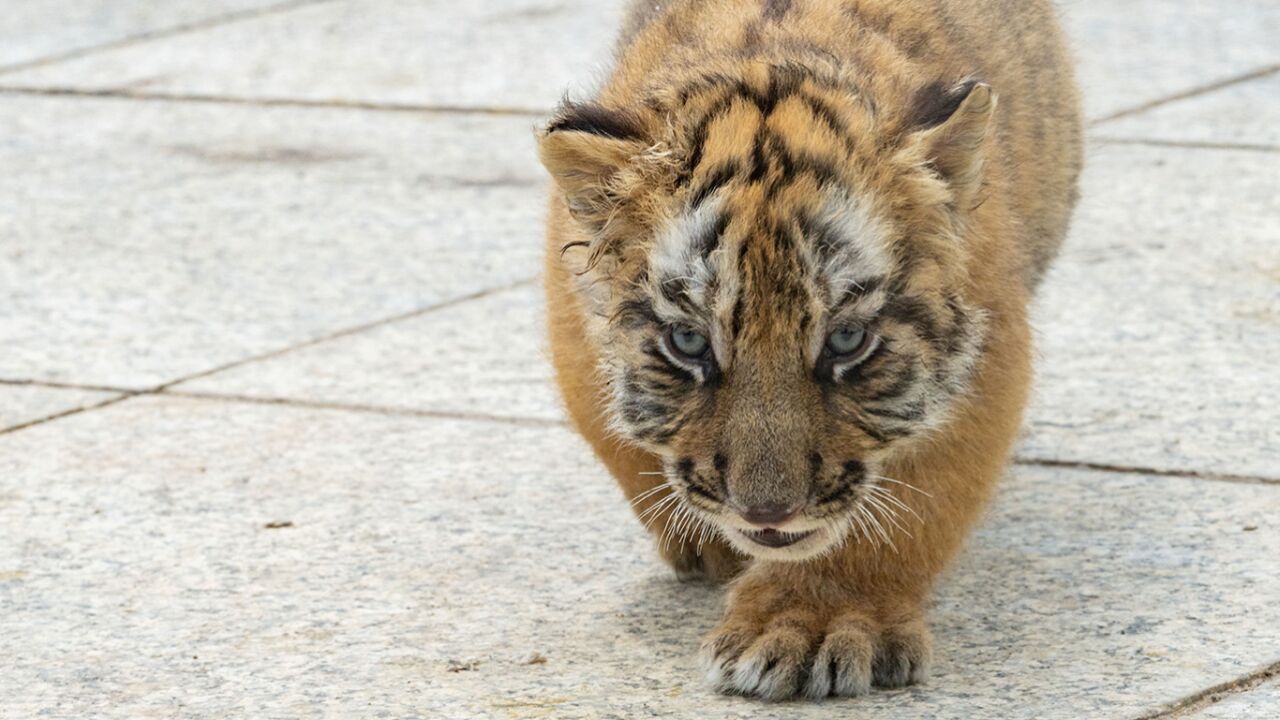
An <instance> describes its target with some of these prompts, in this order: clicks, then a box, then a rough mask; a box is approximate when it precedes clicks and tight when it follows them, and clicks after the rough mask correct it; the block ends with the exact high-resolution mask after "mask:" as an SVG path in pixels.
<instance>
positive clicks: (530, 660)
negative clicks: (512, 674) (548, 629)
mask: <svg viewBox="0 0 1280 720" xmlns="http://www.w3.org/2000/svg"><path fill="white" fill-rule="evenodd" d="M520 664H521V665H546V664H547V656H546V655H543V654H542V653H540V652H535V653H531V654H530V655H529V656H528V657H526V658H525V659H524V660H521V661H520Z"/></svg>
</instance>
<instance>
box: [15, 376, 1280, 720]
mask: <svg viewBox="0 0 1280 720" xmlns="http://www.w3.org/2000/svg"><path fill="white" fill-rule="evenodd" d="M1206 487H1207V486H1206V484H1205V481H1201V480H1192V479H1184V478H1161V477H1142V476H1132V475H1108V474H1101V473H1093V472H1082V471H1073V470H1061V469H1046V468H1034V469H1032V468H1019V469H1018V470H1017V472H1016V477H1014V478H1013V479H1012V480H1011V481H1009V482H1008V483H1006V485H1005V488H1004V491H1003V492H1002V494H1001V496H1000V498H999V499H998V501H997V502H996V504H995V506H994V508H993V510H992V512H991V513H990V519H989V521H988V523H987V524H986V525H985V527H984V528H983V529H981V530H980V531H979V532H978V533H977V535H976V537H975V538H974V540H973V542H972V545H971V548H970V549H969V551H968V552H967V554H966V555H965V556H964V557H963V559H962V560H961V561H960V562H959V564H958V566H957V567H956V568H955V569H954V571H953V572H952V573H951V574H950V575H949V576H948V578H947V579H946V580H945V582H944V583H943V586H942V589H941V591H940V593H939V597H938V599H937V602H936V608H935V610H934V612H933V618H934V625H935V629H936V632H937V635H938V638H939V661H938V664H937V667H936V672H935V673H934V676H933V679H932V680H931V681H930V682H929V684H928V685H927V686H924V687H920V688H916V689H912V690H907V691H900V692H893V693H879V694H875V695H872V696H870V697H867V698H863V699H858V700H853V701H841V702H834V701H833V702H827V703H822V704H820V705H807V704H796V705H789V706H787V707H786V713H787V716H788V717H796V718H826V717H831V716H833V715H835V714H849V713H853V714H859V715H861V714H864V713H865V714H867V715H868V716H872V715H874V716H875V717H889V718H896V717H903V718H906V717H912V718H915V717H939V718H944V717H945V718H951V717H954V718H971V717H975V716H979V715H985V716H987V717H1006V718H1019V717H1028V718H1029V717H1038V718H1073V719H1074V718H1079V717H1098V718H1105V717H1132V716H1135V715H1137V714H1139V713H1140V712H1142V711H1145V710H1147V709H1150V708H1153V707H1158V706H1159V705H1160V704H1162V703H1165V702H1170V701H1172V700H1176V699H1177V698H1180V697H1184V696H1186V695H1188V694H1191V693H1193V692H1196V691H1198V690H1200V689H1201V688H1203V687H1208V686H1211V685H1214V684H1217V683H1221V682H1224V681H1226V680H1229V679H1231V678H1233V677H1237V676H1239V675H1241V674H1243V673H1244V672H1246V671H1248V670H1252V669H1254V668H1256V667H1258V666H1260V665H1262V664H1264V663H1265V662H1267V661H1270V660H1271V659H1272V656H1273V655H1274V653H1275V649H1276V647H1277V643H1280V606H1277V605H1276V603H1275V602H1274V598H1275V597H1276V594H1277V593H1278V592H1280V576H1277V575H1276V573H1275V572H1274V569H1275V568H1274V562H1273V560H1272V558H1274V557H1276V556H1277V554H1278V553H1280V525H1277V524H1276V522H1275V518H1276V517H1277V514H1278V513H1280V488H1277V487H1274V486H1264V485H1242V484H1231V483H1221V484H1215V485H1212V492H1206ZM0 526H3V527H4V528H5V538H6V541H5V542H3V543H0V606H2V607H4V609H5V611H4V612H3V613H0V667H3V670H4V671H3V672H0V715H6V716H14V717H31V716H37V715H39V714H40V713H41V712H45V713H46V716H49V717H88V716H93V717H142V716H152V715H165V716H173V715H176V716H182V717H222V716H225V715H226V714H228V713H231V714H236V715H246V716H252V717H284V716H296V715H307V716H312V715H323V716H327V717H353V716H379V715H380V714H382V713H387V714H390V715H394V716H396V717H422V718H433V719H440V718H468V719H472V720H474V719H476V718H489V717H493V718H509V717H543V716H549V717H557V718H601V717H615V716H616V717H629V718H634V717H649V716H667V717H704V718H749V717H752V718H754V717H760V716H761V713H762V712H764V713H768V712H770V710H769V709H768V708H767V707H766V706H762V705H760V704H759V703H756V702H754V701H750V700H744V699H740V698H726V697H718V696H715V695H714V694H712V693H711V692H709V691H708V690H707V689H705V688H704V687H703V686H702V684H701V681H700V680H699V679H698V676H697V673H696V670H695V659H694V651H695V647H696V644H697V638H698V636H699V635H700V634H702V633H703V632H704V631H706V630H708V629H709V628H710V627H711V626H712V624H713V623H714V622H715V620H716V617H717V614H718V604H719V599H718V598H719V592H718V591H716V590H713V589H710V588H708V587H706V586H703V585H699V584H692V585H685V584H680V583H678V582H676V581H675V580H674V579H673V578H672V577H671V576H670V575H669V573H668V571H666V570H665V569H664V568H663V567H661V566H660V565H659V564H658V561H657V560H656V558H655V553H654V552H653V550H652V548H651V545H650V541H649V540H648V539H647V538H646V537H645V536H644V534H643V532H642V530H641V529H640V527H639V525H638V523H637V522H636V521H634V520H633V519H632V518H631V517H629V512H628V510H627V508H626V505H625V502H624V501H623V500H622V499H621V496H620V493H619V492H618V491H617V490H616V489H615V488H614V487H613V485H612V483H611V481H610V480H609V479H608V478H607V477H605V475H604V473H603V472H602V471H601V469H600V468H599V467H598V466H597V465H596V464H595V463H594V462H593V461H592V459H591V458H590V457H589V455H588V453H587V451H586V450H585V449H584V447H583V446H582V445H581V443H580V442H579V441H577V440H576V439H575V438H574V437H573V436H572V435H570V433H569V432H568V431H567V430H565V429H563V428H558V427H530V426H520V425H513V424H497V423H488V422H471V421H443V420H424V419H420V418H404V417H388V416H378V415H369V414H363V413H348V412H336V411H317V410H304V409H299V408H290V407H286V406H271V407H267V406H261V405H238V404H229V403H218V402H212V401H197V400H185V399H176V398H155V397H152V398H142V399H134V400H129V401H126V402H124V403H121V404H118V405H115V406H112V407H110V408H106V409H103V410H100V411H96V412H93V413H86V414H82V415H78V416H75V417H72V418H67V419H64V420H62V421H60V422H57V423H51V424H46V425H41V426H38V427H35V428H30V429H28V430H25V431H23V432H19V433H15V434H11V435H7V436H3V437H0ZM535 654H536V655H535ZM538 656H541V658H544V659H545V661H539V660H538V659H537V658H538ZM769 707H773V706H769Z"/></svg>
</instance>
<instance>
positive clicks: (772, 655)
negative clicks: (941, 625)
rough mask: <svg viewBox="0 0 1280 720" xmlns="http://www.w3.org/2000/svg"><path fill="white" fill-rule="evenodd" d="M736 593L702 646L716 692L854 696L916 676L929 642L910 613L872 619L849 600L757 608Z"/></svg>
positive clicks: (776, 696)
mask: <svg viewBox="0 0 1280 720" xmlns="http://www.w3.org/2000/svg"><path fill="white" fill-rule="evenodd" d="M747 604H748V603H744V601H743V598H741V597H739V598H738V599H736V600H735V602H734V604H733V605H731V606H730V609H729V612H728V613H727V614H726V616H725V620H724V621H723V622H722V623H721V625H720V626H719V627H718V628H716V629H715V630H714V631H712V633H711V634H710V635H709V636H708V637H707V638H706V640H705V641H704V642H703V645H702V664H703V668H704V670H705V671H706V673H707V679H708V680H709V681H710V682H711V684H712V685H713V686H715V687H716V689H718V690H720V691H721V692H725V693H731V694H738V695H753V696H758V697H762V698H766V699H770V700H782V699H785V698H789V697H793V696H795V695H803V696H806V697H810V698H823V697H827V696H828V695H846V696H847V695H862V694H864V693H866V692H868V691H870V689H871V688H872V686H878V687H886V688H891V687H902V686H904V685H910V684H912V683H917V682H921V681H922V680H924V678H925V675H926V672H927V669H928V665H929V661H930V657H931V654H932V653H931V648H932V641H931V639H930V635H929V630H928V628H927V627H926V626H925V624H924V620H923V618H922V616H921V615H920V613H919V612H918V611H913V612H910V613H906V614H902V613H896V612H895V614H894V615H895V617H894V618H893V619H892V620H889V619H886V618H879V617H877V616H876V613H874V612H868V611H866V610H864V609H861V608H859V607H858V606H857V604H856V603H852V602H851V603H850V604H849V605H848V606H847V607H841V608H819V607H805V606H802V605H801V604H797V606H793V607H785V608H783V609H780V610H777V611H773V612H764V613H761V612H758V611H756V610H755V609H753V608H749V607H745V608H744V607H741V606H743V605H747Z"/></svg>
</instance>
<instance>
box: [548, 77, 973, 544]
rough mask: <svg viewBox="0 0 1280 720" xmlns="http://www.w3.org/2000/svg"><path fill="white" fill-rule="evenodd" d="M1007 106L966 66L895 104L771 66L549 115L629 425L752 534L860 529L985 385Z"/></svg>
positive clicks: (607, 360)
mask: <svg viewBox="0 0 1280 720" xmlns="http://www.w3.org/2000/svg"><path fill="white" fill-rule="evenodd" d="M994 105H995V98H994V97H993V95H992V92H991V90H990V88H989V87H988V86H986V85H984V84H982V83H980V82H975V81H963V82H960V83H958V84H954V85H947V84H942V83H938V84H934V85H930V86H928V87H925V88H922V89H921V90H920V91H919V92H918V94H917V95H916V97H915V99H914V100H913V101H912V102H911V103H907V104H906V106H905V107H903V108H901V109H887V108H877V107H875V106H874V104H873V103H871V102H870V101H868V100H866V99H864V97H863V96H862V95H860V94H859V93H858V92H857V91H856V90H855V89H851V88H850V87H848V86H846V85H845V84H843V83H842V82H840V81H838V80H836V79H830V78H823V77H820V76H818V75H816V74H814V73H813V72H811V71H809V70H806V69H803V68H798V67H795V66H788V65H785V64H774V65H769V64H760V65H757V66H755V67H753V68H752V69H751V70H750V71H748V72H747V73H745V75H743V76H741V77H734V78H732V79H731V80H729V79H726V78H724V77H720V76H709V77H706V78H703V79H702V80H701V81H700V82H695V83H692V84H690V85H686V86H683V87H680V88H678V89H675V90H670V91H666V92H659V93H656V94H655V95H654V96H653V97H650V98H645V99H644V101H643V102H639V103H637V104H636V105H635V106H632V107H608V106H604V105H602V104H597V103H588V104H571V103H570V104H566V105H565V106H563V107H562V108H561V111H560V113H559V115H558V116H557V117H556V118H555V119H554V120H553V121H552V122H551V124H550V125H549V126H548V127H547V129H546V130H545V132H544V133H543V134H542V135H541V137H540V151H541V156H542V160H543V163H544V164H545V165H546V167H547V168H548V170H549V171H550V172H551V175H552V176H553V178H554V179H555V181H556V183H557V185H558V190H559V192H560V193H562V195H563V199H564V201H565V204H566V206H567V208H568V210H569V213H570V215H571V216H572V218H573V221H572V222H573V225H574V227H573V228H572V229H571V230H570V237H571V238H573V240H572V242H569V243H567V245H566V246H565V248H564V249H563V253H562V258H563V262H564V263H566V264H567V266H568V269H569V271H570V272H572V273H574V274H575V275H576V277H577V282H578V292H579V293H580V294H581V298H582V302H583V306H584V309H585V314H586V315H587V316H588V327H589V333H590V335H591V337H592V340H593V344H594V345H595V346H596V348H597V350H598V352H599V353H600V356H601V368H600V369H601V372H602V373H603V383H604V385H605V387H606V390H607V393H608V403H609V407H610V409H611V420H612V423H613V427H614V429H615V430H616V432H617V433H618V434H619V435H620V436H622V437H623V438H625V439H627V440H629V441H631V442H633V443H636V444H638V445H640V446H642V447H644V448H646V449H648V450H650V451H652V452H653V453H655V454H657V455H658V456H659V457H661V458H662V460H663V462H664V466H665V472H666V477H667V480H668V482H669V483H670V485H671V486H672V487H673V488H674V489H675V491H676V493H677V494H678V496H679V497H680V498H681V502H683V503H685V504H686V507H687V508H689V509H690V510H691V511H692V512H695V513H696V514H697V515H698V516H699V517H700V518H702V519H703V520H706V521H709V522H710V523H712V524H713V525H714V526H715V527H716V528H718V529H719V530H720V531H721V532H722V534H723V535H724V536H725V537H726V538H727V539H728V540H729V541H730V542H731V543H733V544H734V545H735V546H736V547H738V548H739V549H740V550H742V551H744V552H747V553H749V554H751V555H754V556H758V557H766V558H773V559H800V558H804V557H809V556H812V555H815V554H818V553H821V552H823V551H826V550H829V549H831V548H833V547H835V546H837V545H838V544H839V543H840V542H842V541H843V540H844V539H845V537H846V536H848V535H849V534H850V531H851V530H853V529H856V528H858V527H859V526H860V524H863V523H869V522H870V521H871V518H870V517H869V516H868V511H869V509H874V505H873V503H876V502H880V503H885V502H887V500H886V499H885V498H884V493H883V492H881V491H882V490H883V489H884V487H885V486H884V485H882V483H884V482H892V480H889V479H886V478H883V477H880V473H881V470H882V467H883V465H884V462H885V460H886V459H887V458H889V457H892V455H893V453H895V452H897V451H900V450H902V449H904V448H906V447H908V446H909V445H910V443H911V442H912V441H913V439H915V438H919V437H920V436H921V435H922V434H925V433H927V432H928V431H929V430H930V429H931V428H936V427H938V426H939V424H940V423H942V422H944V420H945V418H946V417H947V414H948V409H949V407H950V406H951V405H952V404H953V403H954V402H956V401H957V399H959V398H960V397H961V396H963V395H964V394H965V392H966V390H967V388H968V385H969V383H970V379H971V378H970V376H971V374H972V369H973V368H974V366H975V363H976V362H977V360H978V358H979V356H980V354H981V352H982V347H983V327H984V318H983V313H982V312H981V311H980V310H979V309H977V308H975V307H973V306H971V305H970V304H968V303H967V302H966V282H967V280H968V276H967V272H966V270H965V268H966V265H967V250H966V242H965V233H966V223H967V219H968V215H969V213H970V211H971V209H972V207H973V206H974V205H975V204H976V202H977V200H978V199H979V198H978V195H979V190H980V186H981V180H980V176H981V167H982V158H983V153H984V150H983V145H984V143H983V139H984V137H985V136H986V133H987V128H988V125H989V121H990V118H991V115H992V112H993V108H994ZM862 527H863V529H864V530H865V529H866V527H865V525H863V526H862Z"/></svg>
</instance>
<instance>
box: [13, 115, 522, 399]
mask: <svg viewBox="0 0 1280 720" xmlns="http://www.w3.org/2000/svg"><path fill="white" fill-rule="evenodd" d="M0 138H3V139H0V166H3V167H5V168H9V169H10V170H11V171H10V172H8V173H4V174H3V175H0V228H2V230H0V232H3V236H4V243H3V244H2V245H0V258H3V262H0V287H2V288H4V292H5V304H6V306H7V307H6V314H5V316H4V322H3V323H2V324H0V346H3V347H4V348H5V351H4V352H3V353H0V377H10V378H18V379H40V380H54V381H68V382H76V383H85V384H103V385H120V386H127V387H134V388H143V387H149V386H152V385H156V384H160V383H164V382H169V381H172V380H175V379H178V378H181V377H185V376H187V375H190V374H193V373H199V372H203V371H205V370H209V369H212V368H216V367H219V366H221V365H224V364H226V363H231V362H236V361H239V360H242V359H244V358H246V357H248V356H252V355H255V354H259V353H264V352H271V351H274V350H277V349H280V348H284V347H288V346H290V345H292V344H294V343H297V342H299V341H303V340H308V339H313V338H317V337H323V336H325V335H327V334H330V333H332V332H335V331H339V330H342V329H345V328H349V327H353V326H358V325H360V324H362V323H367V322H370V321H374V320H379V319H382V318H386V317H389V316H393V315H396V314H397V313H404V312H409V311H412V310H415V309H419V308H424V307H427V306H430V305H431V304H433V303H439V302H443V301H448V300H452V299H456V298H458V297H461V296H464V295H466V294H468V293H472V292H476V291H478V290H482V289H485V288H487V287H491V286H494V285H498V284H501V283H507V282H512V281H516V280H520V279H523V278H527V277H531V276H532V275H534V274H535V273H537V272H538V268H539V267H540V257H541V252H540V245H539V240H538V238H539V234H540V224H541V217H542V206H543V198H542V195H541V192H540V187H541V183H542V180H541V179H540V178H539V176H537V175H536V174H535V173H534V170H535V163H536V160H535V159H534V156H533V154H534V151H533V131H532V124H531V123H530V122H529V121H527V120H523V119H510V118H491V117H485V116H479V117H466V118H452V117H439V116H410V115H403V114H390V113H389V114H374V115H369V114H362V113H355V112H351V111H347V110H336V109H334V110H330V109H324V110H313V111H308V112H290V111H286V110H278V109H277V110H272V109H264V108H245V107H236V108H225V107H212V106H208V105H198V104H196V105H192V104H182V103H170V102H162V103H137V102H130V101H123V100H87V99H69V98H9V99H7V100H6V101H5V102H3V103H0ZM497 148H502V150H501V151H498V150H497Z"/></svg>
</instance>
